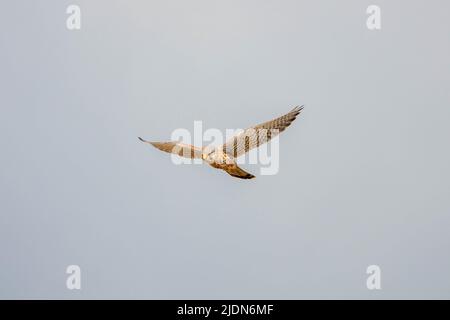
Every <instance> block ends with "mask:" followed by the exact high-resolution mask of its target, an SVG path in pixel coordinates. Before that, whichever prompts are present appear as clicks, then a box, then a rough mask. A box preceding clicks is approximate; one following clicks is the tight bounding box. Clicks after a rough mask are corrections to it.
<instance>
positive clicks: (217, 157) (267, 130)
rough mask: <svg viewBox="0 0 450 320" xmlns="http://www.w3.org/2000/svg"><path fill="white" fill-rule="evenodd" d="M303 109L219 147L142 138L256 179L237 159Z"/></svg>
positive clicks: (231, 173) (215, 166)
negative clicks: (239, 164)
mask: <svg viewBox="0 0 450 320" xmlns="http://www.w3.org/2000/svg"><path fill="white" fill-rule="evenodd" d="M302 109H303V107H295V108H294V109H292V110H291V111H290V112H289V113H287V114H285V115H283V116H281V117H279V118H276V119H274V120H271V121H268V122H265V123H262V124H259V125H257V126H254V127H251V128H248V129H246V130H244V131H243V132H241V133H239V134H238V135H236V136H234V137H233V138H232V139H230V140H229V141H227V142H226V143H225V144H223V145H221V146H218V147H216V148H211V147H210V146H208V147H204V148H199V147H196V146H193V145H189V144H184V143H181V142H176V141H169V142H150V141H146V140H144V139H142V138H140V137H139V139H140V140H141V141H142V142H145V143H149V144H151V145H153V146H154V147H156V148H158V149H160V150H162V151H165V152H168V153H174V154H177V155H179V156H182V157H186V158H193V159H194V158H196V159H202V160H203V161H205V162H206V163H208V164H209V165H210V166H212V167H213V168H216V169H222V170H224V171H226V172H227V173H228V174H230V175H231V176H233V177H236V178H241V179H252V178H254V177H255V176H254V175H252V174H250V173H248V172H246V171H244V170H242V169H241V168H240V167H239V166H238V165H237V163H236V158H238V157H239V156H241V155H243V154H245V153H246V152H248V151H249V150H251V149H253V148H257V147H259V146H260V145H262V144H264V143H266V142H268V141H269V140H270V139H272V138H273V137H274V136H276V135H278V134H279V133H280V132H282V131H284V130H285V129H286V128H287V127H288V126H289V125H290V124H291V123H292V121H294V120H295V118H296V117H297V115H299V114H300V111H301V110H302Z"/></svg>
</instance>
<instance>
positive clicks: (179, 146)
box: [138, 137, 202, 159]
mask: <svg viewBox="0 0 450 320" xmlns="http://www.w3.org/2000/svg"><path fill="white" fill-rule="evenodd" d="M138 138H139V140H141V141H142V142H145V143H148V144H151V145H152V146H154V147H155V148H158V149H159V150H161V151H164V152H168V153H174V154H177V155H179V156H181V157H185V158H192V159H193V158H198V159H201V158H202V150H201V149H200V148H197V147H195V146H193V145H190V144H184V143H181V142H176V141H168V142H151V141H146V140H144V139H142V138H141V137H138Z"/></svg>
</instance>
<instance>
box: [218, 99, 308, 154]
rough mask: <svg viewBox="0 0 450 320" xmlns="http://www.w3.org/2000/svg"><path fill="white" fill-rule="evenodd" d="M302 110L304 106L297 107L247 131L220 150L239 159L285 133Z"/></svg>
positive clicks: (236, 136)
mask: <svg viewBox="0 0 450 320" xmlns="http://www.w3.org/2000/svg"><path fill="white" fill-rule="evenodd" d="M302 109H303V106H301V107H299V106H297V107H295V108H294V109H292V110H291V111H290V112H289V113H287V114H285V115H283V116H281V117H278V118H276V119H273V120H271V121H267V122H264V123H261V124H259V125H256V126H254V127H251V128H248V129H245V130H243V131H242V132H240V133H238V134H237V135H235V136H234V137H232V138H231V139H230V140H228V141H227V142H225V144H223V145H222V146H220V147H218V148H219V149H222V150H223V152H226V153H228V154H229V155H232V156H233V157H235V158H236V157H239V156H241V155H243V154H245V153H246V152H248V151H249V150H251V149H253V148H257V147H259V146H260V145H262V144H264V143H266V142H268V141H269V140H270V139H272V138H273V137H275V136H276V135H278V134H280V132H283V131H284V130H285V129H286V128H287V127H289V125H290V124H291V123H292V121H294V120H295V119H296V117H297V116H298V115H299V114H300V112H301V111H302Z"/></svg>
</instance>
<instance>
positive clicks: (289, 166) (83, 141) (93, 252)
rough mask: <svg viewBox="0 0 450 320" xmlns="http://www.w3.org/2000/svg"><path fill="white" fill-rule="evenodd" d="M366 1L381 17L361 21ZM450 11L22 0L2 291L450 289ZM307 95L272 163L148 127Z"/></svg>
mask: <svg viewBox="0 0 450 320" xmlns="http://www.w3.org/2000/svg"><path fill="white" fill-rule="evenodd" d="M70 4H77V5H79V6H80V8H81V29H80V30H72V31H70V30H68V29H67V28H66V19H67V17H68V14H66V8H67V6H68V5H70ZM371 4H377V5H379V6H380V8H381V30H375V31H370V30H368V28H367V26H366V19H367V17H368V15H367V14H366V9H367V7H368V6H369V5H371ZM449 10H450V4H449V2H448V1H437V0H434V1H418V0H414V1H406V0H401V1H400V0H398V1H386V0H377V1H375V2H374V1H357V0H353V1H351V0H346V1H332V0H327V1H324V0H321V1H299V0H295V1H294V0H292V1H289V0H282V1H279V0H277V1H275V0H269V1H257V0H244V1H242V0H231V1H230V0H228V1H223V0H221V1H219V0H214V1H210V0H188V1H186V0H183V1H181V0H171V1H165V0H152V1H143V0H142V1H110V0H108V1H106V0H101V1H100V0H95V1H92V0H89V1H87V0H84V1H82V0H77V1H49V0H45V1H8V2H7V3H5V4H4V5H3V6H2V10H1V12H0V38H1V47H2V48H1V50H0V65H1V69H0V70H1V71H0V87H1V88H2V90H1V94H0V108H1V117H0V146H1V158H0V163H1V166H0V200H1V201H0V253H1V254H0V298H63V299H77V298H150V299H160V298H184V299H196V298H203V299H205V298H209V299H216V298H225V299H227V298H235V299H240V298H254V299H258V298H265V299H272V298H274V299H278V298H284V299H299V298H361V299H372V298H387V299H390V298H450V274H449V272H448V271H449V270H450V257H449V252H450V250H449V246H450V232H449V226H450V199H449V192H450V168H449V163H450V152H449V137H450V126H449V121H450V91H449V87H448V85H449V83H450V42H449V30H450V20H449V19H448V12H449ZM302 104H304V105H305V109H304V112H303V113H302V114H301V115H300V117H299V118H298V119H297V120H296V121H295V122H294V123H293V124H292V126H291V127H289V128H288V129H287V130H286V131H285V132H284V133H283V134H282V135H281V137H280V170H279V172H278V174H276V175H272V176H261V175H260V174H259V166H258V165H251V166H250V165H247V166H246V165H244V166H243V167H244V168H245V169H246V170H248V171H250V172H252V173H254V174H255V175H256V176H257V177H256V179H253V180H240V179H235V178H232V177H230V176H228V175H227V174H226V173H224V172H222V171H219V170H214V169H213V168H211V167H209V166H207V165H179V166H177V165H174V164H173V163H172V161H171V159H170V155H168V154H163V153H162V152H160V151H158V150H156V149H154V148H151V147H150V146H147V145H144V144H142V143H141V142H139V141H138V139H137V136H142V137H144V138H146V139H148V140H155V141H164V140H168V139H169V138H170V135H171V133H172V131H173V130H174V129H177V128H187V129H188V130H192V129H193V124H194V121H195V120H201V121H203V126H204V128H205V129H207V128H218V129H221V130H225V129H227V128H245V127H246V126H250V125H253V124H257V123H259V122H262V121H266V120H269V119H271V118H273V117H274V116H278V115H281V114H283V113H285V112H287V111H289V110H290V109H291V108H292V107H294V106H295V105H302ZM374 264H375V265H378V266H380V268H381V285H382V289H381V290H378V291H377V290H368V289H367V287H366V278H367V276H368V275H367V274H366V268H367V267H368V266H369V265H374ZM68 265H79V266H80V268H81V274H82V275H81V279H82V280H81V281H82V289H81V290H68V289H67V288H66V278H67V276H68V275H67V274H66V268H67V266H68Z"/></svg>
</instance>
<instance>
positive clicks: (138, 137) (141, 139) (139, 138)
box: [138, 137, 147, 142]
mask: <svg viewBox="0 0 450 320" xmlns="http://www.w3.org/2000/svg"><path fill="white" fill-rule="evenodd" d="M138 139H139V140H141V141H142V142H147V141H145V140H144V139H142V138H141V137H138Z"/></svg>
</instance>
